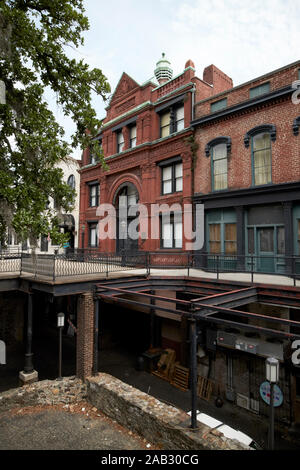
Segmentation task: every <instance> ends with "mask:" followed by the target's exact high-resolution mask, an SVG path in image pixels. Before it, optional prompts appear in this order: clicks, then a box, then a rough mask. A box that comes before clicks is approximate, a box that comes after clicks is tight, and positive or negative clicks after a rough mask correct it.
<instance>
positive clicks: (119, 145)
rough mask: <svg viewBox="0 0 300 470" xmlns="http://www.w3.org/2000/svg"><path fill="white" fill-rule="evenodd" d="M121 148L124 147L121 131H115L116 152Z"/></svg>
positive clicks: (121, 149)
mask: <svg viewBox="0 0 300 470" xmlns="http://www.w3.org/2000/svg"><path fill="white" fill-rule="evenodd" d="M123 148H124V136H123V132H122V131H119V132H117V153H120V152H122V151H123Z"/></svg>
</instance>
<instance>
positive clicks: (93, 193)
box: [90, 183, 100, 207]
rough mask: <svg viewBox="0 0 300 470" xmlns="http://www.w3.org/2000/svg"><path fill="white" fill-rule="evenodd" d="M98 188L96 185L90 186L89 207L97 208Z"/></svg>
mask: <svg viewBox="0 0 300 470" xmlns="http://www.w3.org/2000/svg"><path fill="white" fill-rule="evenodd" d="M99 193H100V186H99V184H98V183H96V184H91V185H90V207H97V206H99Z"/></svg>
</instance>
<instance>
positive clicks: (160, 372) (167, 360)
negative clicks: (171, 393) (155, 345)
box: [152, 349, 176, 381]
mask: <svg viewBox="0 0 300 470" xmlns="http://www.w3.org/2000/svg"><path fill="white" fill-rule="evenodd" d="M175 360H176V353H175V351H174V350H173V349H165V350H164V351H163V352H162V354H161V356H160V359H159V361H158V363H157V370H156V371H153V372H152V374H153V375H156V376H158V377H160V378H162V379H164V380H167V381H170V380H171V378H172V375H173V370H174V365H175Z"/></svg>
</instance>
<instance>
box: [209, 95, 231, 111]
mask: <svg viewBox="0 0 300 470" xmlns="http://www.w3.org/2000/svg"><path fill="white" fill-rule="evenodd" d="M226 106H227V98H223V99H222V100H219V101H215V102H214V103H211V105H210V111H211V113H215V112H217V111H221V110H222V109H224V108H226Z"/></svg>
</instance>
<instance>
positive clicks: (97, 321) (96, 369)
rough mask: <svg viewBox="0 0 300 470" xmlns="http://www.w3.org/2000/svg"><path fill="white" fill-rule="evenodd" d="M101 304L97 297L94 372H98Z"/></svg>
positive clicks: (95, 301) (95, 302)
mask: <svg viewBox="0 0 300 470" xmlns="http://www.w3.org/2000/svg"><path fill="white" fill-rule="evenodd" d="M99 304H100V300H99V299H97V298H95V300H94V306H95V312H94V364H93V374H94V375H97V374H98V353H99V350H98V341H99Z"/></svg>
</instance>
